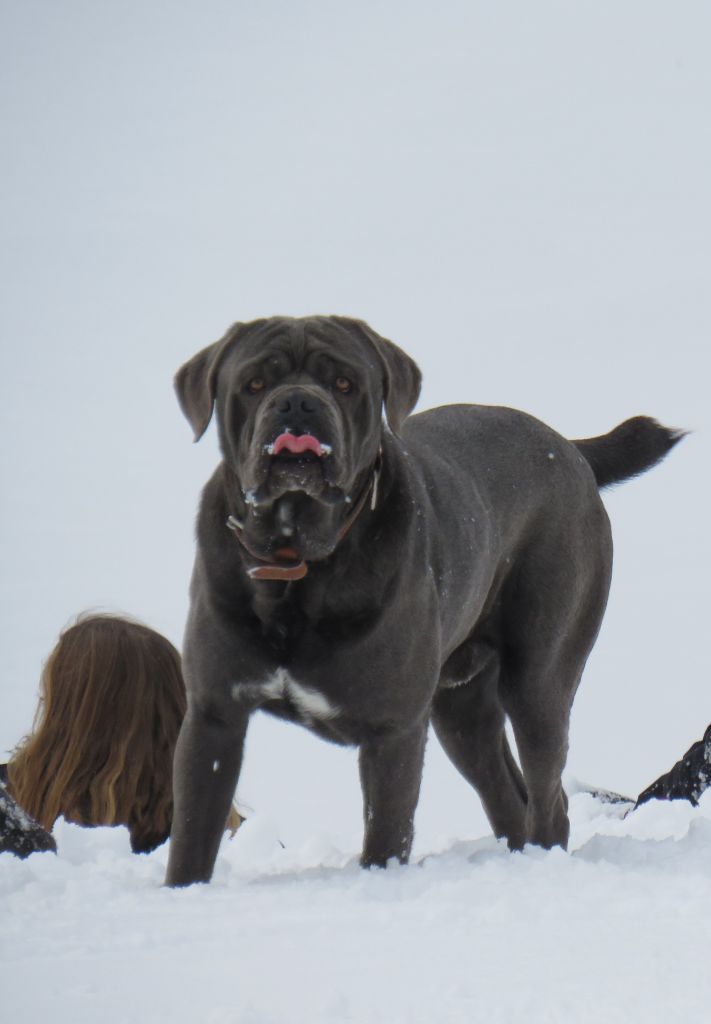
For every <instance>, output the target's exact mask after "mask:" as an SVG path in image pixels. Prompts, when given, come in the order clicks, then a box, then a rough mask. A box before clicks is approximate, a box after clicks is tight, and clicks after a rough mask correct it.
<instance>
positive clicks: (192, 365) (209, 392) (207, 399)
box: [173, 323, 246, 441]
mask: <svg viewBox="0 0 711 1024" xmlns="http://www.w3.org/2000/svg"><path fill="white" fill-rule="evenodd" d="M245 326H246V325H245V324H242V323H237V324H233V325H232V326H231V327H230V329H229V331H227V333H226V334H225V335H224V337H222V338H220V340H219V341H216V342H214V343H213V344H212V345H208V346H207V348H204V349H203V350H202V351H201V352H198V353H197V355H194V356H193V357H192V359H189V360H188V361H187V363H185V364H184V365H183V366H181V367H180V369H179V370H178V372H177V373H176V375H175V379H174V381H173V383H174V385H175V390H176V393H177V395H178V401H179V402H180V408H181V409H182V410H183V412H184V414H185V417H186V419H187V420H188V421H189V423H190V426H191V427H192V428H193V430H194V431H195V437H194V440H195V441H199V440H200V438H201V437H202V435H203V434H204V433H205V431H206V430H207V427H208V424H209V422H210V420H211V419H212V409H213V406H214V404H215V393H216V390H217V371H218V370H219V368H220V363H221V362H222V360H223V358H224V356H225V354H226V353H227V351H228V349H230V348H231V347H232V345H233V344H234V343H235V342H236V341H237V340H238V339H239V336H240V334H241V332H242V329H243V328H244V327H245Z"/></svg>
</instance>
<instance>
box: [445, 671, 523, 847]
mask: <svg viewBox="0 0 711 1024" xmlns="http://www.w3.org/2000/svg"><path fill="white" fill-rule="evenodd" d="M498 675H499V662H498V656H497V655H496V654H495V652H493V651H491V656H490V658H489V660H488V661H487V662H486V664H485V665H484V667H483V669H482V670H481V672H479V673H478V674H477V675H476V676H475V677H474V678H472V679H470V680H469V681H468V682H467V683H465V684H463V685H460V686H457V687H452V688H447V689H441V690H440V691H439V692H438V693H437V696H436V698H435V701H434V705H433V709H432V724H433V725H434V729H435V733H436V734H437V738H438V739H439V741H440V743H441V744H442V747H443V748H444V750H445V753H446V754H447V755H448V757H449V758H450V760H451V761H452V763H453V764H454V765H455V767H456V768H457V769H458V770H459V771H460V772H461V774H462V775H463V776H464V778H465V779H466V780H467V782H469V783H470V784H471V785H472V786H473V787H474V789H475V790H476V791H477V793H478V794H479V797H480V798H481V802H482V804H483V806H484V810H485V811H486V815H487V817H488V819H489V821H490V823H491V827H492V829H493V831H494V834H495V835H496V836H497V837H499V838H501V837H505V838H506V839H508V841H509V845H510V846H512V847H514V848H518V847H520V846H522V845H523V842H524V839H525V815H526V801H527V796H526V787H525V784H524V781H523V776H522V775H521V772H520V770H519V767H518V765H517V764H516V762H515V760H514V757H513V754H512V753H511V749H510V747H509V744H508V740H507V738H506V732H505V728H504V725H505V715H504V710H503V708H502V706H501V702H500V700H499V696H498Z"/></svg>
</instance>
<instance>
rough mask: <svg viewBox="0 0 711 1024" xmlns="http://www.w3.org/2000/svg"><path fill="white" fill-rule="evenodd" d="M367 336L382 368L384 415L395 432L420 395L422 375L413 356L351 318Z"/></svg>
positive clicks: (398, 430)
mask: <svg viewBox="0 0 711 1024" xmlns="http://www.w3.org/2000/svg"><path fill="white" fill-rule="evenodd" d="M351 322H352V323H353V324H355V326H356V327H357V328H358V330H359V331H360V333H361V334H362V335H363V336H364V337H365V338H366V339H367V341H368V342H369V343H370V345H371V346H372V348H374V349H375V353H376V355H377V356H378V359H379V360H380V364H381V366H382V368H383V401H384V404H385V415H386V416H387V418H388V423H389V425H390V429H391V430H392V431H393V433H394V434H399V433H400V428H401V427H402V425H403V423H404V422H405V420H406V419H407V417H408V416H409V415H410V413H411V412H412V410H413V409H414V408H415V405H416V404H417V399H418V398H419V397H420V387H421V385H422V374H421V373H420V368H419V366H418V365H417V363H416V362H415V360H414V359H411V358H410V356H408V355H407V353H406V352H403V351H402V349H401V348H398V346H397V345H396V344H395V343H394V342H392V341H388V339H387V338H383V337H381V336H380V335H379V334H376V332H375V331H374V330H373V329H372V327H369V326H368V324H366V323H365V321H363V320H353V321H351Z"/></svg>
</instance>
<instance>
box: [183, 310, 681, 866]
mask: <svg viewBox="0 0 711 1024" xmlns="http://www.w3.org/2000/svg"><path fill="white" fill-rule="evenodd" d="M176 388H177V393H178V397H179V400H180V404H181V406H182V409H183V412H184V413H185V415H186V416H187V418H188V420H189V421H190V423H191V424H192V427H193V429H194V431H195V439H196V440H197V439H198V438H200V437H201V436H202V434H203V433H204V431H205V429H206V428H207V425H208V423H209V422H210V418H211V416H212V411H213V406H216V407H217V423H218V429H219V437H220V445H221V449H222V453H223V455H224V460H223V462H222V463H221V464H220V465H219V466H218V468H217V470H216V472H215V474H214V476H213V477H212V478H211V479H210V481H209V482H208V484H207V486H206V487H205V490H204V492H203V497H202V505H201V510H200V516H199V520H198V527H197V534H198V550H197V560H196V564H195V570H194V574H193V579H192V586H191V608H190V615H189V619H188V624H187V631H186V636H185V649H184V668H185V678H186V683H187V687H188V694H189V706H188V713H187V716H186V718H185V721H184V724H183V727H182V730H181V733H180V738H179V741H178V745H177V749H176V755H175V773H174V785H175V815H174V823H173V831H172V840H171V849H170V861H169V865H168V875H167V882H168V884H170V885H188V884H190V883H192V882H202V881H207V880H209V878H210V876H211V874H212V870H213V866H214V862H215V857H216V854H217V848H218V844H219V842H220V838H221V836H222V832H223V829H224V823H225V819H226V817H227V813H228V811H229V807H230V801H231V799H232V796H233V793H234V790H235V785H236V783H237V778H238V776H239V771H240V764H241V760H242V750H243V745H244V736H245V732H246V729H247V723H248V721H249V717H250V715H251V714H252V713H253V712H254V711H256V710H257V709H259V708H261V709H263V710H264V711H269V712H271V713H273V714H276V715H279V716H281V717H282V718H288V719H291V720H293V721H296V722H300V723H301V724H302V725H305V726H307V727H308V728H310V729H312V730H313V731H314V732H316V733H317V734H318V735H320V736H322V737H324V738H325V739H329V740H333V741H335V742H337V743H344V744H354V745H356V746H358V748H359V755H360V776H361V783H362V788H363V800H364V816H365V838H364V844H363V852H362V863H363V864H364V865H385V864H386V862H387V861H388V859H389V858H391V857H395V858H397V859H398V860H400V861H403V862H404V861H406V860H407V858H408V854H409V852H410V847H411V844H412V836H413V818H414V813H415V807H416V804H417V799H418V794H419V789H420V779H421V774H422V761H423V754H424V749H425V739H426V735H427V728H428V725H429V723H430V721H431V722H432V723H433V725H434V728H435V730H436V732H437V735H438V737H439V739H440V740H441V743H442V746H443V747H444V749H445V750H446V752H447V754H448V755H449V757H450V758H451V759H452V761H453V762H454V764H455V765H456V767H457V768H458V769H459V771H460V772H461V773H462V774H463V775H464V777H465V778H466V779H467V780H468V781H469V782H470V783H471V784H472V786H474V788H475V789H476V791H477V792H478V794H479V796H480V797H481V800H482V802H483V804H484V808H485V810H486V813H487V815H488V817H489V820H490V822H491V826H492V828H493V830H494V832H495V833H496V835H497V836H505V837H506V838H507V840H508V844H509V846H510V847H511V848H512V849H520V848H521V847H522V846H523V845H524V843H537V844H539V845H541V846H544V847H551V846H553V845H555V844H560V845H561V846H563V847H565V846H566V843H567V840H568V831H569V824H568V815H567V800H566V796H565V793H564V791H563V788H562V785H561V773H562V770H563V767H564V765H565V760H566V753H567V748H568V721H569V716H570V709H571V705H572V701H573V696H574V694H575V691H576V689H577V686H578V682H579V681H580V676H581V673H582V671H583V666H584V665H585V661H586V659H587V657H588V654H589V653H590V649H591V647H592V645H593V643H594V641H595V637H596V636H597V632H598V629H599V627H600V622H601V619H602V615H603V611H604V609H605V603H606V600H607V594H608V588H609V584H610V571H611V564H612V544H611V539H610V528H609V523H608V519H607V515H606V513H605V509H604V508H603V505H602V502H601V501H600V497H599V493H598V489H599V488H600V487H604V486H605V485H607V484H611V483H615V482H616V481H619V480H623V479H625V478H626V477H629V476H633V475H634V474H636V473H640V472H642V471H643V470H645V469H648V468H649V467H650V466H652V465H653V464H654V463H655V462H657V461H659V459H661V458H662V457H663V456H664V455H665V454H666V453H667V452H668V451H669V449H670V448H671V447H672V446H673V445H674V444H675V443H676V441H677V440H678V439H679V437H680V436H681V434H680V433H679V432H676V431H671V430H667V429H666V428H664V427H661V426H659V424H657V423H656V422H655V421H654V420H651V419H647V418H644V417H638V418H636V419H633V420H629V421H627V422H626V423H624V424H622V425H621V426H619V427H617V428H616V429H615V430H613V431H612V432H611V433H610V434H607V435H605V436H603V437H599V438H593V439H589V440H584V441H574V442H571V441H567V440H565V439H564V438H563V437H560V436H559V435H558V434H556V433H555V432H554V431H553V430H551V429H550V428H549V427H547V426H545V425H544V424H542V423H540V422H538V421H537V420H535V419H533V418H532V417H530V416H527V415H526V414H525V413H522V412H517V411H516V410H513V409H505V408H488V407H485V406H469V405H454V406H446V407H444V408H441V409H433V410H431V411H429V412H424V413H421V414H419V415H417V416H413V417H411V418H409V419H408V414H409V413H410V412H411V410H412V409H413V407H414V405H415V402H416V401H417V397H418V394H419V389H420V373H419V370H418V368H417V366H416V365H415V363H414V362H413V361H412V360H411V359H410V358H409V357H408V356H407V355H406V354H405V353H404V352H402V351H401V350H400V349H399V348H398V347H397V346H396V345H394V344H393V343H392V342H390V341H386V340H385V339H384V338H381V337H380V336H379V335H377V334H376V333H375V332H374V331H372V330H371V329H370V328H369V327H368V326H367V325H366V324H365V323H362V322H361V321H358V320H350V319H346V318H344V317H335V316H334V317H309V318H305V319H290V318H286V317H273V318H270V319H265V320H257V321H255V322H253V323H245V324H236V325H235V326H233V327H232V328H231V329H230V330H229V331H228V332H227V334H226V335H225V336H224V338H222V340H221V341H218V342H216V343H215V344H214V345H211V346H209V347H208V348H206V349H203V351H202V352H199V353H198V354H197V355H196V356H194V357H193V359H191V360H190V361H189V362H188V363H186V364H185V365H184V366H183V367H182V368H181V369H180V370H179V372H178V374H177V377H176ZM383 407H384V409H385V415H386V418H387V423H386V422H384V421H383V415H382V413H383ZM506 717H508V718H509V719H510V721H511V723H512V726H513V730H514V735H515V738H516V744H517V747H518V753H519V758H520V762H521V768H520V769H519V767H518V765H517V764H516V761H515V760H514V758H513V755H512V753H511V750H510V748H509V745H508V742H507V739H506V733H505V730H504V725H505V720H506ZM285 767H286V766H285Z"/></svg>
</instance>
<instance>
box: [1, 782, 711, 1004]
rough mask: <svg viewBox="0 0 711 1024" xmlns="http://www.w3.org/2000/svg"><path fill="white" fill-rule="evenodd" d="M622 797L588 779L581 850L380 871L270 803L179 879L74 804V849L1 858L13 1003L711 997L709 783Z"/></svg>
mask: <svg viewBox="0 0 711 1024" xmlns="http://www.w3.org/2000/svg"><path fill="white" fill-rule="evenodd" d="M623 811H624V808H620V807H617V806H614V807H611V806H610V805H603V804H601V803H599V802H598V801H596V800H595V799H593V798H592V797H591V796H588V795H586V794H582V793H579V794H577V795H573V796H572V798H571V823H572V835H571V850H572V852H571V853H569V854H566V853H563V852H562V851H561V850H553V851H550V852H544V851H542V850H539V849H535V848H527V849H526V850H525V851H524V852H523V853H517V854H512V853H509V852H508V851H507V849H506V848H505V845H503V844H501V843H497V841H496V840H495V839H493V838H492V837H490V836H484V837H481V838H476V839H470V840H467V841H462V840H451V839H450V840H448V841H444V842H443V843H442V845H441V848H440V849H438V850H436V851H433V852H429V853H427V852H423V851H420V852H419V855H418V856H417V857H416V859H415V861H414V862H413V863H412V864H411V865H409V866H407V867H400V866H391V867H389V868H388V869H387V870H386V871H380V870H373V871H368V872H366V871H363V870H362V869H360V868H359V867H358V865H357V860H356V850H355V848H350V849H345V848H338V847H335V846H334V845H332V844H331V843H329V842H328V840H326V839H321V840H317V839H314V838H312V839H311V840H309V841H308V842H306V843H304V844H302V845H301V846H298V847H296V848H291V847H286V848H283V847H282V846H281V845H280V844H279V842H278V836H277V832H276V830H275V825H274V822H271V821H269V820H268V819H267V818H266V816H264V815H261V814H254V815H253V816H252V817H250V818H249V819H248V820H247V822H246V823H245V824H244V825H243V826H242V828H241V829H240V831H239V832H238V833H237V835H236V837H235V838H234V839H229V838H225V840H224V841H223V843H222V847H221V850H220V856H219V859H218V864H217V871H216V875H215V879H214V881H213V883H212V885H211V886H209V887H208V886H195V887H193V888H191V889H186V890H179V891H171V890H167V889H164V888H162V887H161V883H162V878H163V871H164V868H165V862H166V853H167V850H166V848H165V847H164V848H161V849H159V850H157V851H155V852H154V853H152V854H149V855H142V856H135V855H132V854H131V853H130V848H129V842H128V834H127V832H126V830H125V829H123V828H117V829H107V828H101V829H82V828H79V827H78V826H75V825H68V824H66V823H65V822H60V823H59V824H58V826H57V829H56V836H57V842H58V848H59V853H58V855H57V856H54V855H51V854H35V855H33V856H32V857H30V858H29V859H28V860H26V861H19V860H16V859H15V858H13V857H11V856H10V855H9V854H3V855H2V857H1V858H0V895H1V898H2V903H3V907H4V915H3V927H2V941H3V944H4V947H5V948H4V954H3V966H2V975H1V976H0V977H1V978H2V992H3V999H2V1002H3V1008H4V1011H5V1014H6V1019H7V1020H9V1021H10V1020H27V1021H30V1020H39V1019H46V1018H48V1017H50V1016H51V1017H52V1018H54V1019H60V1020H67V1021H69V1020H71V1021H74V1022H76V1024H83V1022H86V1024H94V1022H95V1021H96V1020H99V1019H100V1020H101V1021H102V1024H104V1022H105V1024H119V1022H128V1021H145V1022H148V1024H153V1022H162V1021H171V1022H174V1024H180V1022H183V1021H185V1022H186V1024H187V1022H190V1024H192V1022H194V1021H195V1020H200V1021H205V1022H206V1024H218V1022H219V1024H277V1022H278V1024H281V1022H284V1021H289V1022H290V1024H292V1022H293V1024H301V1022H303V1024H341V1022H358V1024H360V1022H371V1021H372V1022H380V1021H382V1022H384V1024H385V1022H388V1024H392V1022H398V1024H399V1022H402V1024H419V1022H422V1024H431V1022H432V1021H433V1020H442V1021H447V1022H455V1024H456V1022H460V1021H461V1022H467V1024H470V1022H472V1021H486V1022H492V1021H501V1022H507V1024H508V1022H519V1021H520V1022H525V1024H539V1022H540V1024H553V1022H561V1024H562V1022H565V1024H569V1022H570V1021H575V1022H576V1024H586V1022H588V1021H589V1022H595V1024H597V1022H599V1021H601V1020H604V1021H606V1022H607V1021H613V1022H638V1021H642V1020H643V1021H647V1022H657V1021H658V1022H668V1021H672V1020H692V1019H704V1015H705V1010H706V1009H707V1007H708V1001H709V998H711V975H710V974H709V971H708V950H709V943H711V919H710V918H709V915H708V913H706V912H705V910H704V908H707V907H708V906H709V900H711V856H709V852H710V850H711V790H709V791H707V793H706V794H705V795H704V796H703V798H702V800H701V802H700V805H699V807H698V808H692V807H691V805H689V804H687V803H685V802H675V803H666V802H659V801H651V802H650V803H648V804H645V805H644V806H643V807H641V808H640V809H639V810H638V811H636V812H634V813H633V814H630V815H628V816H627V817H626V818H621V817H619V815H620V814H621V813H622V812H623ZM40 979H41V980H40Z"/></svg>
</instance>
